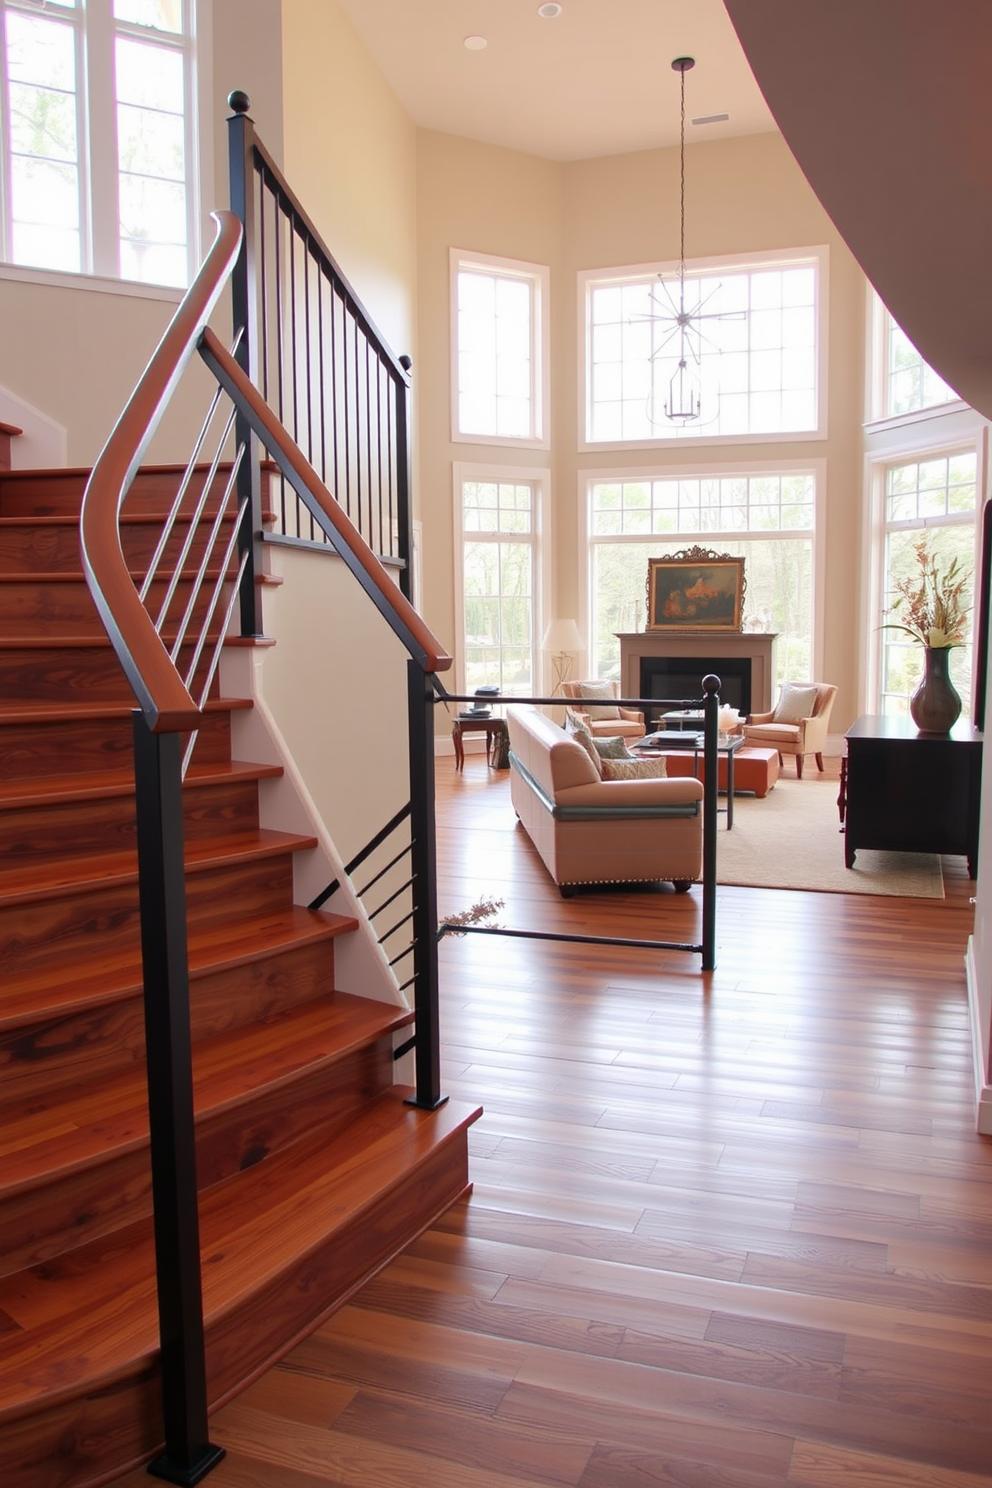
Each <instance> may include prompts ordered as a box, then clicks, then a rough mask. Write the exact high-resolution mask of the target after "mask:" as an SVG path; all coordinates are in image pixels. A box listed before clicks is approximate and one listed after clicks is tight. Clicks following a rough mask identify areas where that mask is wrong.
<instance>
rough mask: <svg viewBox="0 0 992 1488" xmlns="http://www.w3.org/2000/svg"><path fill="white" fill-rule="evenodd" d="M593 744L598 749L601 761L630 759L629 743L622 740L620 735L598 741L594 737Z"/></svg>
mask: <svg viewBox="0 0 992 1488" xmlns="http://www.w3.org/2000/svg"><path fill="white" fill-rule="evenodd" d="M592 742H593V744H594V745H595V747H596V750H597V752H598V754H599V757H600V759H619V760H624V759H630V751H629V750H628V748H627V741H626V739H621V738H620V735H619V734H617V735H616V736H615V737H614V735H613V734H610V735H609V736H608V737H607V738H604V739H597V738H596V737H595V735H594V736H593V741H592Z"/></svg>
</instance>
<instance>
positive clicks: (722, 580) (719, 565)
mask: <svg viewBox="0 0 992 1488" xmlns="http://www.w3.org/2000/svg"><path fill="white" fill-rule="evenodd" d="M743 608H744V559H743V558H733V557H731V555H730V554H729V553H713V552H710V550H709V549H708V548H686V549H685V550H684V551H683V552H681V553H673V554H672V556H671V557H670V558H649V559H648V625H647V628H648V630H740V628H741V613H742V611H743Z"/></svg>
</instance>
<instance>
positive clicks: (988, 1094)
mask: <svg viewBox="0 0 992 1488" xmlns="http://www.w3.org/2000/svg"><path fill="white" fill-rule="evenodd" d="M964 964H965V972H966V975H967V978H968V1011H969V1014H970V1022H971V1050H972V1056H973V1058H974V1061H975V1117H976V1121H975V1129H976V1131H978V1132H980V1133H981V1134H982V1135H983V1136H986V1137H992V1085H990V1084H989V1083H988V1078H987V1070H988V1050H987V1049H986V1044H985V1041H986V1036H987V1033H988V1030H986V1029H983V1028H982V1020H981V1014H980V1010H979V1000H978V974H977V969H976V967H975V938H974V936H969V937H968V949H967V951H966V952H965V957H964Z"/></svg>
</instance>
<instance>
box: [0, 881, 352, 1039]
mask: <svg viewBox="0 0 992 1488" xmlns="http://www.w3.org/2000/svg"><path fill="white" fill-rule="evenodd" d="M357 924H358V921H357V920H355V919H354V918H352V917H351V916H350V915H340V914H333V913H331V912H330V911H328V910H324V909H322V910H313V909H303V908H302V907H301V906H300V905H291V906H290V907H289V908H288V909H284V910H274V911H272V912H270V913H269V914H266V915H259V916H256V917H255V918H254V919H253V920H252V921H251V923H250V924H249V925H244V924H243V923H238V924H229V923H224V922H222V923H220V924H219V925H206V926H202V925H195V924H194V925H191V926H190V927H189V976H190V981H191V982H194V981H196V980H198V979H199V978H200V977H203V976H206V975H208V974H210V973H212V972H216V971H222V970H225V969H229V968H234V967H236V966H249V965H251V964H252V963H254V962H255V961H257V960H258V959H259V958H260V957H262V956H267V955H272V954H274V953H276V952H277V951H279V950H292V949H297V948H298V947H300V946H304V945H309V944H313V943H314V942H315V941H321V940H333V939H336V938H337V937H338V936H339V935H346V934H350V933H351V932H352V931H354V930H355V929H356V928H357ZM141 989H142V970H141V960H140V956H139V955H138V954H137V953H136V952H135V953H131V954H127V953H125V954H117V955H116V956H112V955H107V954H105V955H104V956H103V957H100V956H95V957H93V958H92V959H91V960H90V962H89V963H88V970H87V971H86V972H81V971H80V970H79V968H76V967H67V968H66V969H65V972H64V979H60V978H59V976H58V974H57V972H55V971H53V970H52V968H50V967H47V968H43V969H42V970H40V971H34V972H32V973H27V974H24V973H22V974H19V975H18V976H16V977H14V976H8V977H7V979H6V981H5V984H4V996H3V1006H2V1010H0V1031H3V1030H9V1029H13V1028H18V1027H22V1026H24V1025H25V1024H26V1023H29V1022H36V1021H38V1020H39V1019H41V1020H51V1019H53V1018H61V1017H66V1016H68V1015H69V1014H71V1013H76V1012H83V1011H85V1010H86V1009H87V1008H98V1007H102V1006H105V1005H106V1004H108V1003H112V1002H119V1001H121V1000H122V999H123V998H125V997H128V996H139V995H140V994H141Z"/></svg>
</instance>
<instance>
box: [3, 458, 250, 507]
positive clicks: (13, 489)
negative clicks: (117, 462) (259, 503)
mask: <svg viewBox="0 0 992 1488" xmlns="http://www.w3.org/2000/svg"><path fill="white" fill-rule="evenodd" d="M206 474H207V472H206V471H202V470H197V471H194V473H193V476H192V479H191V480H190V483H189V487H188V489H187V491H186V494H185V496H184V498H183V510H184V511H188V510H189V508H190V506H191V505H192V504H194V503H195V502H196V500H197V499H198V498H199V494H200V492H201V491H202V489H203V483H204V480H205V478H206ZM181 478H182V474H181V472H179V471H176V470H169V469H166V470H154V469H146V470H139V471H138V474H137V476H136V477H135V479H134V481H133V483H132V485H131V488H130V490H129V491H128V493H127V498H126V500H125V503H124V512H125V515H129V514H131V513H132V512H139V511H140V512H146V511H148V512H155V513H161V514H162V515H163V516H165V515H166V514H167V513H168V512H169V511H170V510H171V508H172V503H173V502H174V501H175V499H176V493H177V491H178V490H179V482H180V480H181ZM88 479H89V472H88V471H82V470H47V471H44V472H41V473H40V474H34V473H27V472H18V471H11V472H9V473H5V474H2V475H0V517H61V516H69V517H78V516H79V512H80V508H81V506H82V501H83V492H84V491H85V489H86V482H87V480H88ZM226 483H227V475H226V473H224V472H219V473H218V475H217V478H216V480H215V481H214V489H213V492H212V493H211V498H210V501H208V503H207V504H208V507H210V506H213V507H216V504H217V501H218V500H219V495H220V493H222V492H223V489H224V486H225V485H226Z"/></svg>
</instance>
